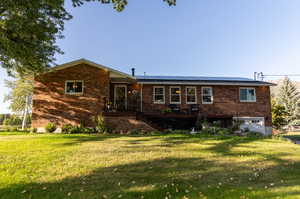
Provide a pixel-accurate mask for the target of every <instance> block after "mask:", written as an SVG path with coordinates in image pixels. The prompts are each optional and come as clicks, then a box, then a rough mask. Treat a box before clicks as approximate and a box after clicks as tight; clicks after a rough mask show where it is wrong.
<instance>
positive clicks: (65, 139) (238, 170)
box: [0, 132, 300, 199]
mask: <svg viewBox="0 0 300 199" xmlns="http://www.w3.org/2000/svg"><path fill="white" fill-rule="evenodd" d="M0 161H1V162H0V198H1V199H6V198H17V199H23V198H24V199H30V198H31V199H33V198H34V199H55V198H60V199H61V198H72V199H73V198H75V199H93V198H97V199H101V198H151V199H160V198H163V199H170V198H197V199H198V198H206V199H210V198H217V199H221V198H222V199H235V198H237V199H252V198H261V199H271V198H272V199H273V198H290V199H294V198H300V145H295V144H292V143H291V142H288V141H285V140H282V139H271V138H268V139H261V138H246V137H227V138H224V137H201V136H192V135H160V136H109V135H53V134H24V133H22V134H20V133H3V132H2V133H0Z"/></svg>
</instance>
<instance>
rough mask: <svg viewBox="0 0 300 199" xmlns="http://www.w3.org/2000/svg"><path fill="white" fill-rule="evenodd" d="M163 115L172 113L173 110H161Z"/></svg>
mask: <svg viewBox="0 0 300 199" xmlns="http://www.w3.org/2000/svg"><path fill="white" fill-rule="evenodd" d="M161 112H162V113H171V112H172V110H171V109H170V108H166V109H163V110H161Z"/></svg>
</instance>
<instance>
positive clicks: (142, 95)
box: [141, 84, 143, 112]
mask: <svg viewBox="0 0 300 199" xmlns="http://www.w3.org/2000/svg"><path fill="white" fill-rule="evenodd" d="M141 112H143V84H141Z"/></svg>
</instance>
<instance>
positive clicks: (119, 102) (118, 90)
mask: <svg viewBox="0 0 300 199" xmlns="http://www.w3.org/2000/svg"><path fill="white" fill-rule="evenodd" d="M114 94H115V98H114V104H115V108H116V109H117V110H118V111H125V110H126V109H127V86H126V85H115V92H114Z"/></svg>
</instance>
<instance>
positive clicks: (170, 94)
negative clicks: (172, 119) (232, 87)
mask: <svg viewBox="0 0 300 199" xmlns="http://www.w3.org/2000/svg"><path fill="white" fill-rule="evenodd" d="M172 88H179V92H180V93H179V94H178V95H179V102H172V93H171V89H172ZM169 96H170V104H181V87H180V86H170V88H169Z"/></svg>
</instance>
